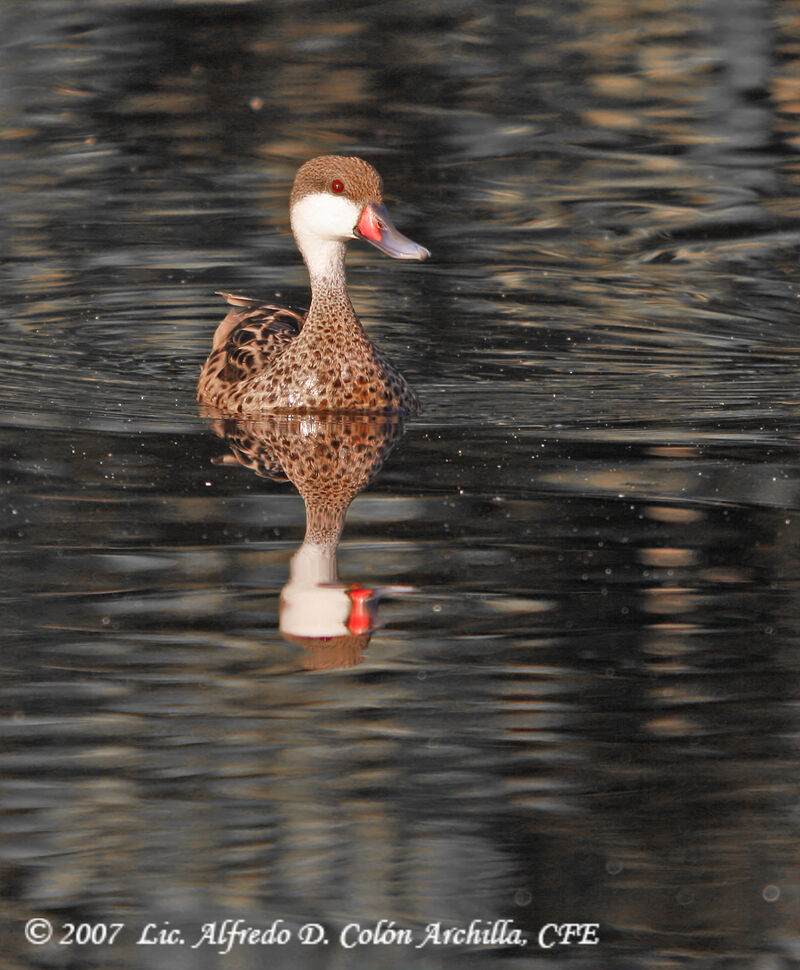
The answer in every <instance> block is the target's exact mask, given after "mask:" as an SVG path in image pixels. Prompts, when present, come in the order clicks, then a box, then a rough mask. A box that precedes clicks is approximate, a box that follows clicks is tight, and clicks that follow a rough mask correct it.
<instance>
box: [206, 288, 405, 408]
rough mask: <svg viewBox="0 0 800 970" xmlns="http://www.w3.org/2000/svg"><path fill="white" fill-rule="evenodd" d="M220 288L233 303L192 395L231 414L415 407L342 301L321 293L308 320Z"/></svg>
mask: <svg viewBox="0 0 800 970" xmlns="http://www.w3.org/2000/svg"><path fill="white" fill-rule="evenodd" d="M223 295H224V296H226V298H227V299H228V301H229V302H230V303H232V304H233V305H234V307H235V309H233V310H231V311H230V312H229V313H228V315H227V316H226V317H225V319H224V320H223V321H222V323H221V324H220V326H219V328H218V329H217V334H216V335H215V337H214V346H213V348H212V351H211V354H210V355H209V357H208V359H207V360H206V362H205V365H204V366H203V369H202V372H201V374H200V381H199V384H198V389H197V397H198V400H199V401H201V402H203V403H205V404H210V405H212V406H213V407H216V408H218V409H219V410H220V411H225V412H227V413H234V414H256V413H259V412H292V411H299V412H316V411H367V412H381V411H405V412H409V413H413V412H415V411H416V410H418V408H419V402H418V401H417V397H416V395H415V394H414V392H413V391H412V390H411V388H410V387H409V386H408V384H407V383H406V381H405V379H404V378H403V376H402V375H401V374H400V373H399V372H398V371H397V370H396V369H395V368H394V367H393V366H392V364H391V363H390V362H389V361H388V360H387V359H386V357H384V355H383V354H382V353H381V352H380V351H379V350H378V349H377V347H375V345H374V344H373V343H372V341H371V340H370V339H369V337H368V336H367V334H366V333H365V331H364V328H363V327H362V326H361V323H360V322H359V321H358V319H357V318H356V315H355V312H354V311H353V308H352V306H351V305H350V301H349V300H347V303H346V305H344V304H342V302H341V301H340V300H336V299H334V298H328V299H326V298H325V293H324V292H323V293H322V294H320V306H319V307H318V308H317V307H315V310H316V311H317V312H316V314H315V318H314V319H312V320H311V321H309V320H308V318H307V317H306V318H304V317H303V316H302V315H301V314H299V313H295V312H293V311H291V310H287V309H285V308H282V307H275V306H269V305H262V304H259V302H258V301H257V300H248V299H247V298H244V297H235V296H231V295H230V294H223ZM309 324H310V325H309Z"/></svg>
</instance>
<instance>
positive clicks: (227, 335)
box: [197, 293, 305, 401]
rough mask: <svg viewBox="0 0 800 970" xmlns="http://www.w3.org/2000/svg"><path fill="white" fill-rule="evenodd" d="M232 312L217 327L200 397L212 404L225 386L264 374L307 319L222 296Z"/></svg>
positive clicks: (284, 309) (246, 299)
mask: <svg viewBox="0 0 800 970" xmlns="http://www.w3.org/2000/svg"><path fill="white" fill-rule="evenodd" d="M220 296H224V297H225V299H226V300H227V301H228V303H230V304H231V307H232V309H231V310H229V312H228V315H227V316H226V317H225V319H224V320H223V321H222V323H221V324H220V325H219V326H218V327H217V331H216V333H215V334H214V343H213V345H212V348H211V353H210V354H209V357H208V360H207V361H206V362H205V364H204V366H203V370H202V372H201V374H200V382H199V384H198V388H197V396H198V398H199V399H200V400H201V401H203V400H205V401H213V400H214V399H215V398H217V397H218V395H219V392H220V391H221V390H222V389H223V388H225V387H226V386H229V385H232V384H238V383H239V382H240V381H245V380H247V379H248V378H250V377H255V376H256V375H258V374H261V373H263V372H264V371H265V370H266V369H267V367H269V365H270V363H271V361H272V360H273V358H274V357H275V356H276V355H278V354H280V352H281V351H282V350H283V349H284V348H285V347H286V346H287V345H288V344H290V343H291V342H292V340H294V338H295V337H296V336H297V335H298V333H299V332H300V328H301V327H302V326H303V320H304V319H305V315H304V314H302V313H298V312H296V311H295V310H289V309H288V308H287V307H279V306H272V305H271V304H268V303H261V302H260V301H259V300H251V299H250V298H249V297H246V296H237V295H236V294H233V293H220Z"/></svg>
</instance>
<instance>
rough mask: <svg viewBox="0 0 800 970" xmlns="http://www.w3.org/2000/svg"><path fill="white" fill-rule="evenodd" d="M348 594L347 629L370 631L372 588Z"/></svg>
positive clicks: (357, 588)
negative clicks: (369, 605) (350, 606)
mask: <svg viewBox="0 0 800 970" xmlns="http://www.w3.org/2000/svg"><path fill="white" fill-rule="evenodd" d="M360 231H361V230H359V232H360ZM347 595H348V596H349V597H350V601H351V602H352V604H353V606H352V609H351V610H350V616H348V617H347V629H348V630H349V631H350V632H351V633H352V634H353V636H360V635H361V634H363V633H369V631H370V629H371V627H372V617H371V616H370V614H369V608H368V606H367V604H368V603H369V600H370V597H371V596H372V590H371V589H367V588H366V587H364V586H351V587H350V589H348V591H347Z"/></svg>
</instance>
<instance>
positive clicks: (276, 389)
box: [197, 155, 430, 414]
mask: <svg viewBox="0 0 800 970" xmlns="http://www.w3.org/2000/svg"><path fill="white" fill-rule="evenodd" d="M290 216H291V225H292V233H293V235H294V238H295V241H296V243H297V246H298V248H299V250H300V252H301V254H302V256H303V259H304V261H305V264H306V267H307V268H308V273H309V276H310V278H311V306H310V308H309V310H308V312H307V313H306V314H301V313H296V312H295V311H293V310H289V309H287V308H285V307H278V306H271V305H267V304H262V303H260V302H259V301H258V300H251V299H248V298H247V297H241V296H236V295H234V294H232V293H222V294H220V295H221V296H224V297H225V299H227V301H228V303H230V304H231V305H232V307H233V309H232V310H231V311H229V313H228V315H227V316H226V317H225V319H224V320H223V321H222V323H221V324H220V325H219V327H218V328H217V332H216V333H215V334H214V342H213V346H212V349H211V354H210V355H209V357H208V360H207V361H206V362H205V364H204V366H203V369H202V372H201V374H200V381H199V384H198V388H197V398H198V400H199V401H201V402H202V403H204V404H208V405H212V406H213V407H215V408H217V409H218V410H220V411H224V412H226V413H238V414H255V413H258V412H264V411H271V412H275V411H278V412H287V411H304V412H322V411H360V412H365V411H368V412H381V411H404V412H413V411H415V410H416V409H417V407H418V402H417V398H416V396H415V394H414V392H413V391H412V390H411V388H410V387H409V386H408V384H406V382H405V380H404V378H403V377H402V375H401V374H400V373H398V371H397V370H395V368H394V367H393V366H392V364H391V363H390V362H389V361H388V360H387V359H386V358H385V357H384V356H383V354H381V353H380V351H379V350H378V349H377V348H376V347H375V346H374V344H373V343H372V341H371V340H370V339H369V337H368V336H367V334H366V332H365V330H364V328H363V327H362V325H361V323H360V322H359V320H358V317H357V316H356V314H355V311H354V310H353V306H352V304H351V303H350V299H349V297H348V295H347V283H346V280H345V271H344V260H345V248H346V244H347V242H348V240H350V239H356V238H357V239H364V240H366V241H367V242H369V243H372V245H373V246H377V248H378V249H380V250H382V251H383V252H384V253H386V254H387V255H389V256H392V257H394V258H395V259H426V258H427V257H428V256H430V253H429V252H428V250H427V249H425V248H424V247H423V246H419V245H417V243H415V242H412V240H410V239H407V238H406V237H405V236H403V235H401V234H400V233H399V232H398V231H397V230H396V229H395V228H394V226H393V225H392V223H391V221H390V219H389V214H388V212H387V211H386V207H385V206H384V204H383V186H382V182H381V178H380V176H379V175H378V173H377V172H376V171H375V169H374V168H373V167H372V166H371V165H370V164H368V163H367V162H365V161H364V160H363V159H361V158H355V157H352V156H350V157H347V156H339V155H322V156H320V157H319V158H313V159H311V161H308V162H306V163H305V165H303V166H302V167H301V168H300V170H299V171H298V173H297V177H296V178H295V181H294V186H293V188H292V194H291V200H290Z"/></svg>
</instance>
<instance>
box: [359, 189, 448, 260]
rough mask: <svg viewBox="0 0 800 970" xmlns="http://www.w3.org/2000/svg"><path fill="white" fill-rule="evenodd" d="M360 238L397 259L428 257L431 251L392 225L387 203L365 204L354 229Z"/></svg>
mask: <svg viewBox="0 0 800 970" xmlns="http://www.w3.org/2000/svg"><path fill="white" fill-rule="evenodd" d="M353 232H354V233H355V235H356V236H357V237H358V238H359V239H364V240H366V242H368V243H372V245H373V246H377V247H378V249H380V250H381V252H384V253H386V255H387V256H392V257H394V258H395V259H427V258H428V257H429V256H430V253H429V252H428V250H427V249H426V248H425V247H424V246H419V245H418V244H417V243H415V242H414V241H413V240H412V239H409V238H408V237H407V236H404V235H403V234H402V233H401V232H398V231H397V230H396V229H395V227H394V226H393V225H392V220H391V219H390V218H389V213H388V212H387V211H386V206H385V205H374V204H373V203H371V202H370V203H369V205H365V206H364V211H363V212H362V213H361V218H360V219H359V220H358V225H357V226H356V227H355V229H354V230H353Z"/></svg>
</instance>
